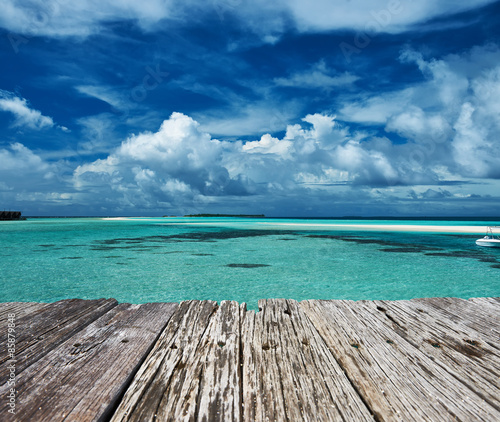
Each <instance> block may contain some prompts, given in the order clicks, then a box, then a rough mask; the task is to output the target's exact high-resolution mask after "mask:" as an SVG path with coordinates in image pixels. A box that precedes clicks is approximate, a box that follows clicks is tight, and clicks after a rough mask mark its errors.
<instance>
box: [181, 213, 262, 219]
mask: <svg viewBox="0 0 500 422" xmlns="http://www.w3.org/2000/svg"><path fill="white" fill-rule="evenodd" d="M184 217H239V218H264V217H265V215H264V214H188V215H185V216H184Z"/></svg>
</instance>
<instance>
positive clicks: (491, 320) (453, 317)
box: [411, 297, 500, 349]
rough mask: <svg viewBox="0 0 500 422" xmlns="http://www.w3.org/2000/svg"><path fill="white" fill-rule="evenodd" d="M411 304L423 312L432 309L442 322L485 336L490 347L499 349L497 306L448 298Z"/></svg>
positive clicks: (499, 319)
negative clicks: (417, 306) (466, 328)
mask: <svg viewBox="0 0 500 422" xmlns="http://www.w3.org/2000/svg"><path fill="white" fill-rule="evenodd" d="M411 302H414V303H417V304H419V305H420V307H421V308H422V309H425V310H430V309H433V310H434V311H436V312H437V313H439V314H440V315H442V317H441V319H442V320H445V321H450V322H454V323H457V324H463V325H465V326H467V327H469V328H471V329H473V330H475V331H477V332H479V333H481V334H483V335H485V336H486V337H487V338H488V339H489V340H488V342H489V343H490V345H491V346H492V347H495V348H499V349H500V313H499V310H498V306H496V307H490V306H488V307H485V306H481V305H480V304H478V303H477V302H473V301H469V300H464V299H458V298H449V297H443V298H442V297H433V298H425V299H412V300H411Z"/></svg>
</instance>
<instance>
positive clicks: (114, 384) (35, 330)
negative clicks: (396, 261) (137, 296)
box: [0, 298, 500, 422]
mask: <svg viewBox="0 0 500 422" xmlns="http://www.w3.org/2000/svg"><path fill="white" fill-rule="evenodd" d="M259 308H260V311H259V312H254V311H247V310H246V307H245V305H239V304H238V303H236V302H230V301H224V302H222V303H221V304H220V305H218V304H217V303H216V302H211V301H187V302H182V303H180V304H177V303H149V304H143V305H131V304H124V303H122V304H118V303H117V302H116V301H115V300H114V299H108V300H105V299H100V300H88V301H84V300H78V299H72V300H63V301H60V302H56V303H51V304H41V303H2V304H0V320H1V321H2V322H1V324H0V346H1V347H0V350H1V352H0V380H1V383H0V385H1V387H0V397H1V401H0V420H2V421H11V420H12V421H14V420H15V421H37V422H40V421H51V422H53V421H78V422H82V421H113V422H118V421H141V422H142V421H349V422H350V421H458V420H459V421H499V420H500V299H499V298H477V299H470V300H462V299H454V298H432V299H415V300H411V301H359V302H352V301H319V300H309V301H303V302H300V303H299V302H296V301H293V300H284V299H272V300H262V301H260V302H259ZM9 321H10V324H11V325H10V327H12V324H14V325H15V329H14V332H12V331H11V333H10V334H11V335H12V334H15V343H13V342H12V341H13V340H12V336H11V338H10V339H9V337H8V329H7V327H8V326H9V325H8V323H9ZM12 321H14V322H12ZM13 344H14V346H15V356H14V359H15V360H12V357H11V356H9V354H8V352H7V350H8V348H7V345H9V346H12V345H13ZM12 380H14V382H15V394H14V396H15V397H14V398H13V400H12V396H11V397H10V398H9V394H11V395H12V393H11V390H10V388H11V387H10V386H9V381H12ZM9 410H10V412H9ZM13 411H14V413H13Z"/></svg>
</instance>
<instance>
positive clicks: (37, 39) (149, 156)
mask: <svg viewBox="0 0 500 422" xmlns="http://www.w3.org/2000/svg"><path fill="white" fill-rule="evenodd" d="M73 3H77V4H70V3H69V2H63V1H62V0H45V1H41V0H26V1H14V0H5V1H4V2H3V4H2V15H1V16H0V60H1V62H2V72H0V208H2V207H3V208H4V209H12V210H14V209H16V210H17V209H18V210H22V211H23V213H24V214H25V215H165V214H167V215H183V214H192V213H204V212H210V213H234V214H240V213H245V214H248V213H256V214H266V215H268V216H316V217H321V216H345V215H358V216H381V215H386V216H406V215H411V216H447V215H448V216H497V215H498V214H499V213H498V210H499V206H500V136H499V135H500V26H499V25H498V22H499V21H500V2H498V1H491V0H470V1H453V2H452V1H448V0H438V1H431V0H420V1H412V0H389V1H374V0H350V1H348V0H339V1H335V2H334V1H330V0H313V1H306V0H288V1H285V0H276V1H274V2H269V1H264V0H253V1H244V0H208V1H201V0H184V1H178V0H149V1H146V2H135V1H133V0H114V1H105V0H101V1H95V0H82V1H79V2H73Z"/></svg>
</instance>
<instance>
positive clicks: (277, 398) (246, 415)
mask: <svg viewBox="0 0 500 422" xmlns="http://www.w3.org/2000/svg"><path fill="white" fill-rule="evenodd" d="M259 308H260V309H261V311H260V312H259V313H257V314H255V313H254V312H247V313H246V314H245V316H244V320H243V325H242V355H243V419H244V420H245V421H254V420H258V421H266V420H278V421H282V420H283V421H285V420H286V421H300V420H304V421H344V420H348V421H369V420H373V417H372V416H371V414H370V412H369V410H368V409H367V407H366V406H365V404H364V403H363V402H362V400H361V399H360V397H359V395H358V394H357V392H356V391H355V389H354V388H353V386H352V385H351V383H350V382H349V380H348V378H347V377H346V376H345V374H344V372H343V371H342V369H341V368H340V366H339V365H338V364H337V362H336V361H335V359H334V357H333V355H332V354H331V353H330V351H329V350H328V348H327V347H326V345H325V343H324V342H323V340H322V339H321V338H320V337H319V335H318V333H317V332H316V330H315V328H314V327H313V325H312V323H311V322H310V321H309V319H308V318H307V316H306V315H305V314H304V312H303V311H302V310H301V309H300V308H299V306H298V304H297V302H295V301H293V300H267V301H259Z"/></svg>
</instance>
